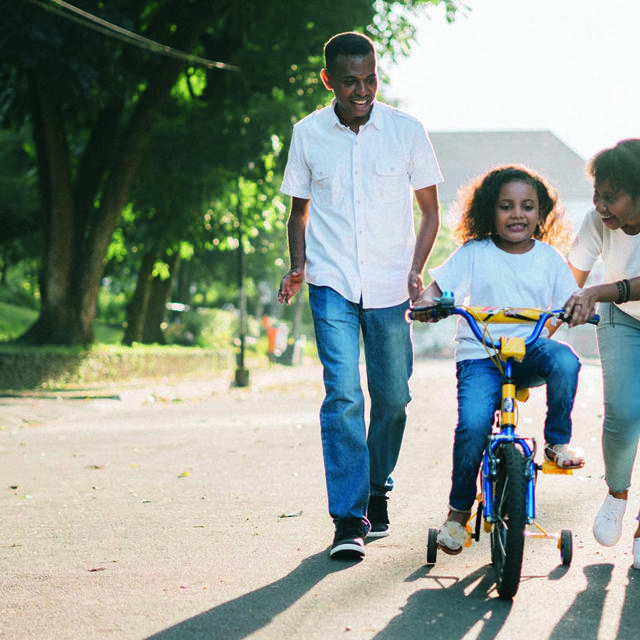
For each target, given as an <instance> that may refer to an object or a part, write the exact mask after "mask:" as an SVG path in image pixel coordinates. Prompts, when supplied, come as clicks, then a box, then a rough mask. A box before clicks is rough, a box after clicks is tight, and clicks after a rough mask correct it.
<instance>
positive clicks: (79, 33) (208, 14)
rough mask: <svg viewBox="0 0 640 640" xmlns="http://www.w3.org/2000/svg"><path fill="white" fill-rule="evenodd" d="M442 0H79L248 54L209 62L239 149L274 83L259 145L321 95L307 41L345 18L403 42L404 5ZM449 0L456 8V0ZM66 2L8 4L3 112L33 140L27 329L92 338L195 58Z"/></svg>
mask: <svg viewBox="0 0 640 640" xmlns="http://www.w3.org/2000/svg"><path fill="white" fill-rule="evenodd" d="M439 1H440V0H413V1H410V0H405V1H403V2H388V1H387V0H378V1H377V2H376V3H375V5H373V6H372V5H371V2H370V0H353V1H352V2H350V3H334V2H328V1H322V0H321V1H317V2H314V3H309V2H306V1H304V2H303V1H302V0H290V2H288V3H287V10H286V11H283V10H282V5H281V3H276V2H267V1H265V0H154V1H149V0H112V1H111V2H109V3H103V2H99V1H97V0H77V3H76V4H77V5H79V6H80V7H81V8H82V9H85V10H86V11H88V12H91V13H93V14H96V15H98V16H99V17H100V18H101V19H104V20H106V21H108V22H110V23H115V24H117V25H122V26H124V27H125V28H127V29H129V31H131V32H134V33H136V34H144V35H145V37H146V38H148V39H150V40H152V41H158V42H161V43H164V44H166V45H170V46H171V47H173V50H178V51H184V52H188V53H193V54H197V55H200V56H207V57H208V58H211V59H213V60H218V59H220V60H223V61H224V62H228V63H231V64H233V65H236V66H238V67H240V68H241V69H242V70H243V72H242V74H236V73H235V72H234V71H228V70H223V69H220V68H212V69H210V70H209V71H208V73H207V89H206V92H205V99H206V100H207V104H208V105H209V107H210V108H211V109H212V112H214V113H217V114H218V115H219V119H220V121H221V122H223V123H226V124H225V125H223V126H222V128H221V129H220V130H219V131H216V132H215V133H216V143H218V144H219V145H220V147H219V149H218V152H219V154H220V157H227V158H231V157H232V154H231V153H230V152H232V151H233V149H234V147H235V146H236V145H238V143H239V142H240V141H243V142H248V143H249V142H251V141H249V138H248V129H249V128H248V127H247V126H246V124H247V121H246V118H249V122H250V121H251V117H252V101H253V104H259V103H261V102H264V101H265V97H267V96H271V98H272V100H271V104H272V105H276V104H279V105H280V106H285V107H286V108H285V109H283V110H282V111H281V112H280V115H278V116H277V117H275V119H274V121H273V122H272V123H271V125H270V127H268V129H267V130H266V131H263V134H264V135H263V136H261V139H260V140H261V143H262V144H263V145H264V144H265V143H266V140H267V139H268V138H269V137H270V136H271V135H272V133H275V134H276V135H277V134H278V133H282V130H283V127H284V123H285V121H286V119H287V118H288V117H289V118H290V117H291V115H292V114H300V113H302V112H305V111H307V110H308V108H309V106H310V105H311V104H313V103H314V101H315V104H317V101H316V98H315V90H316V87H314V75H313V72H312V69H313V70H314V71H317V68H318V67H319V64H318V63H319V57H318V55H310V52H314V54H315V53H316V52H319V51H321V47H322V43H323V42H324V41H325V40H326V39H327V38H328V37H329V36H330V35H331V34H332V33H334V32H335V31H338V30H342V29H343V28H344V26H345V25H350V26H351V27H353V28H359V29H365V28H368V30H369V32H370V33H371V34H372V35H373V36H374V37H376V38H377V39H378V40H379V41H380V42H381V43H382V45H383V46H385V47H387V48H390V49H396V48H397V47H396V46H395V42H396V40H395V36H396V35H397V34H399V35H400V36H401V38H400V41H401V43H402V44H404V43H406V42H407V41H408V39H409V38H410V35H411V34H410V24H409V21H408V15H409V14H408V13H406V10H409V9H414V8H416V7H418V6H421V5H427V4H437V3H438V2H439ZM443 1H444V3H445V4H446V5H447V7H448V8H449V9H450V11H455V8H456V3H455V2H454V0H443ZM62 4H64V3H62ZM60 5H61V3H60V2H59V0H51V2H49V3H48V4H46V3H45V2H42V3H39V2H24V1H23V2H13V3H10V4H9V5H8V6H6V7H4V14H3V20H2V23H1V24H0V54H1V55H0V60H1V62H0V81H1V85H0V86H2V87H3V89H2V102H1V104H2V112H1V113H0V116H1V117H2V126H3V127H5V128H16V127H18V126H20V125H21V124H23V123H27V124H29V125H30V126H31V128H32V131H33V139H34V143H35V148H36V151H37V167H38V175H39V183H40V194H41V209H42V218H43V224H42V235H43V247H44V249H43V253H42V271H41V276H40V293H41V309H40V315H39V317H38V320H37V321H36V323H35V324H34V325H33V326H32V327H30V328H29V329H28V331H27V332H26V333H25V334H24V335H23V336H22V340H23V341H25V342H32V343H57V344H83V343H84V344H88V343H90V342H92V340H93V329H92V324H93V319H94V316H95V308H96V300H97V295H98V290H99V288H100V284H101V280H102V276H103V272H104V266H105V260H106V255H107V250H108V247H109V244H110V242H111V239H112V237H113V234H114V231H115V230H116V228H117V227H118V224H119V222H120V216H121V212H122V211H123V209H124V208H125V205H126V204H127V202H128V199H129V195H130V192H131V187H132V185H133V183H134V180H135V177H136V173H137V171H138V168H139V166H140V163H141V162H142V160H143V158H144V157H145V153H146V152H147V149H148V145H149V142H150V140H151V139H152V137H153V134H154V131H155V125H156V122H157V120H158V117H159V115H160V114H162V113H163V110H164V108H165V106H166V104H167V101H168V99H169V97H170V94H171V91H172V88H173V87H174V86H175V85H176V82H177V81H178V80H179V79H180V77H181V73H182V72H183V70H184V68H185V66H186V64H187V63H186V62H185V61H184V60H183V59H180V58H179V57H173V56H168V55H167V56H164V55H158V53H157V52H149V51H145V50H142V49H139V48H137V47H134V46H131V44H129V43H123V42H122V41H121V40H120V39H113V38H107V37H104V36H103V35H100V36H96V35H95V33H94V32H93V31H90V30H88V29H87V28H86V24H78V22H77V20H78V18H77V14H72V16H73V17H74V20H75V21H70V20H69V19H68V18H69V13H66V12H62V10H60V9H59V8H58V9H56V12H55V13H52V12H49V11H45V10H43V7H48V8H50V9H51V8H56V7H59V6H60ZM403 10H405V11H403ZM367 25H369V26H368V27H367ZM315 77H316V78H317V76H315ZM315 84H317V80H316V81H315ZM292 86H294V87H297V89H296V92H295V94H294V96H293V97H292V96H291V95H290V93H289V89H290V88H291V87H292ZM242 110H245V111H246V113H245V114H244V115H243V114H242ZM287 124H288V125H290V121H289V122H288V123H287ZM245 137H246V140H244V138H245ZM251 144H252V142H251ZM251 144H249V146H251ZM240 146H242V145H240Z"/></svg>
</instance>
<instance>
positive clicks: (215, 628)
mask: <svg viewBox="0 0 640 640" xmlns="http://www.w3.org/2000/svg"><path fill="white" fill-rule="evenodd" d="M356 562H357V561H351V562H349V561H345V562H336V561H335V560H330V559H329V556H328V553H327V551H326V550H325V551H322V552H320V553H317V554H315V555H313V556H310V557H309V558H306V559H305V560H303V561H302V562H301V563H300V565H299V566H298V567H296V568H295V569H294V570H293V571H292V572H291V573H289V574H288V575H286V576H284V577H283V578H281V579H280V580H277V581H276V582H272V583H271V584H268V585H265V586H264V587H261V588H260V589H256V590H255V591H251V592H250V593H247V594H245V595H242V596H240V597H238V598H235V599H234V600H230V601H229V602H224V603H223V604H221V605H219V606H217V607H215V608H214V609H211V610H209V611H206V612H204V613H201V614H200V615H198V616H195V617H193V618H190V619H188V620H185V621H184V622H181V623H179V624H177V625H175V626H173V627H170V628H168V629H165V630H164V631H160V632H159V633H156V634H154V635H152V636H149V637H148V638H147V640H204V639H205V638H206V639H207V640H210V639H211V638H224V640H240V639H241V638H246V637H247V636H249V635H251V634H252V633H254V632H256V631H258V630H259V629H261V628H262V627H264V626H266V625H267V624H269V623H270V622H271V621H272V620H273V619H274V618H275V617H276V616H277V615H278V614H280V613H282V612H283V611H285V610H286V609H288V608H289V607H291V606H292V605H293V604H294V603H295V602H296V601H297V600H299V599H300V598H302V597H303V596H304V595H305V593H307V592H308V591H310V590H311V589H312V588H313V587H314V586H315V585H316V584H318V583H319V582H320V581H321V580H322V579H323V578H324V577H325V576H327V575H329V574H331V573H335V572H337V571H343V570H344V569H348V568H349V567H352V566H353V565H354V564H356Z"/></svg>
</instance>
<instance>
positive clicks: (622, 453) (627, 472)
mask: <svg viewBox="0 0 640 640" xmlns="http://www.w3.org/2000/svg"><path fill="white" fill-rule="evenodd" d="M597 335H598V348H599V350H600V360H601V362H602V377H603V381H604V424H603V429H602V452H603V455H604V464H605V479H606V482H607V486H608V487H609V489H611V490H612V491H625V490H626V489H628V488H629V485H630V484H631V472H632V470H633V465H634V462H635V458H636V452H637V449H638V438H639V437H640V387H639V385H638V367H639V366H640V322H639V321H638V320H636V319H635V318H633V317H631V316H630V315H628V314H626V313H624V312H623V311H620V309H618V307H616V305H614V304H601V305H600V324H599V325H598V330H597Z"/></svg>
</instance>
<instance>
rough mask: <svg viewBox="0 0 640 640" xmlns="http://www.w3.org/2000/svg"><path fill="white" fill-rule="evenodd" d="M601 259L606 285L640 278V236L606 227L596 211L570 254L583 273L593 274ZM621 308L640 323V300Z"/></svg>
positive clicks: (584, 223) (585, 225) (588, 219)
mask: <svg viewBox="0 0 640 640" xmlns="http://www.w3.org/2000/svg"><path fill="white" fill-rule="evenodd" d="M599 256H600V257H601V258H602V261H603V263H604V267H605V275H604V282H616V281H618V280H624V279H625V278H636V277H638V276H640V233H639V234H637V235H635V236H630V235H628V234H626V233H625V232H624V231H623V230H622V229H616V230H615V231H614V230H612V229H609V228H608V227H605V225H604V224H602V218H600V216H599V215H598V212H597V211H596V210H595V209H593V210H592V211H590V212H589V213H588V214H587V215H586V217H585V219H584V220H583V222H582V226H581V227H580V231H578V235H577V236H576V239H575V240H574V243H573V247H572V248H571V251H570V252H569V262H570V263H571V264H572V265H573V266H574V267H576V269H580V271H591V269H592V268H593V265H594V263H595V261H596V260H597V258H598V257H599ZM617 306H618V307H620V309H621V310H622V311H624V312H625V313H628V314H629V315H630V316H633V317H634V318H637V319H638V320H640V300H633V301H631V302H625V303H624V304H619V305H617Z"/></svg>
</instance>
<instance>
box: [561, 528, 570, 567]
mask: <svg viewBox="0 0 640 640" xmlns="http://www.w3.org/2000/svg"><path fill="white" fill-rule="evenodd" d="M560 558H561V560H562V564H563V565H564V566H565V567H568V566H569V565H570V564H571V560H572V559H573V534H572V533H571V529H563V530H562V531H561V532H560Z"/></svg>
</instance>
